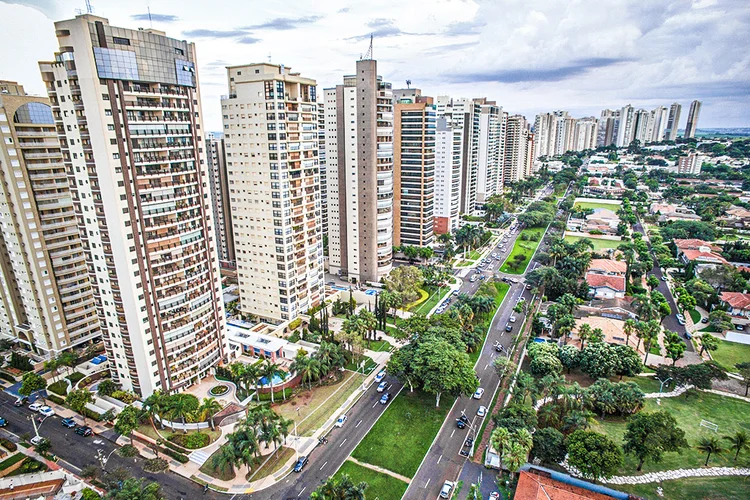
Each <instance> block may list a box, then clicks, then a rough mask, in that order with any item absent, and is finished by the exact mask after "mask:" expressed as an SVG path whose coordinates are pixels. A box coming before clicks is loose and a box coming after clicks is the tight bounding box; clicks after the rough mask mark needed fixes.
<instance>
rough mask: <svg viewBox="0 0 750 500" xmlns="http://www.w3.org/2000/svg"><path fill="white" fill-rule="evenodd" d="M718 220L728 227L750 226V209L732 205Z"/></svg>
mask: <svg viewBox="0 0 750 500" xmlns="http://www.w3.org/2000/svg"><path fill="white" fill-rule="evenodd" d="M717 220H718V221H719V222H720V223H721V224H722V225H724V226H727V227H735V228H747V227H750V210H747V209H746V208H742V207H732V208H730V209H729V210H727V211H726V212H724V215H723V216H721V217H719V218H718V219H717Z"/></svg>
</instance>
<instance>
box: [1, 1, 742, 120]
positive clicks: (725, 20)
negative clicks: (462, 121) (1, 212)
mask: <svg viewBox="0 0 750 500" xmlns="http://www.w3.org/2000/svg"><path fill="white" fill-rule="evenodd" d="M292 4H294V2H292ZM600 4H601V3H597V4H591V3H588V2H584V3H583V5H579V6H565V7H563V6H555V5H550V6H536V9H535V10H533V11H532V10H528V7H522V6H521V5H520V4H519V3H518V2H503V3H502V4H501V5H493V4H491V3H489V2H488V3H475V2H450V1H449V2H443V3H440V4H437V5H434V6H431V7H429V8H426V9H419V6H406V7H404V6H400V7H397V5H396V4H395V3H394V4H393V5H389V4H388V2H386V3H385V4H384V5H378V6H377V7H374V6H367V5H364V4H361V5H360V4H352V5H349V6H345V5H344V4H335V5H325V4H324V5H321V6H316V7H315V8H314V9H313V8H310V7H309V6H306V5H298V6H297V7H298V8H294V5H290V6H289V9H285V10H284V11H280V10H273V9H272V8H271V7H269V8H263V7H261V8H253V11H252V12H253V16H252V18H249V16H243V15H242V12H244V10H243V9H244V7H242V6H239V5H238V6H236V7H234V8H232V12H236V13H239V14H240V15H237V16H235V17H237V18H240V19H247V21H244V20H243V21H241V22H236V23H228V22H227V21H226V16H225V15H224V14H225V12H227V9H222V10H221V11H217V12H216V13H214V12H212V11H210V10H208V11H205V12H204V9H201V8H200V6H199V5H198V4H196V5H184V4H180V7H179V8H178V7H177V4H176V3H175V2H171V1H167V2H161V3H160V4H159V5H156V6H154V5H151V20H152V21H151V26H152V27H153V28H154V29H158V30H163V31H165V32H166V34H167V36H171V37H174V38H178V39H180V38H185V39H188V40H191V41H194V42H195V43H196V45H197V50H198V53H199V72H200V74H201V92H202V94H203V95H204V98H203V100H204V107H205V110H204V111H205V113H206V114H205V123H206V128H207V130H216V131H218V130H221V113H220V109H219V107H218V104H219V102H218V101H219V98H220V96H221V95H222V94H225V93H226V82H225V81H224V75H225V66H230V65H236V64H249V63H264V62H267V61H268V57H269V54H270V57H271V61H272V63H274V64H285V65H287V66H293V67H294V68H295V69H296V70H298V71H300V72H301V73H303V74H307V75H309V76H310V77H311V78H315V79H316V80H317V82H318V84H319V86H320V88H326V87H330V86H332V85H335V84H336V83H338V82H339V81H340V78H341V75H342V74H345V73H346V72H347V67H348V66H347V62H348V61H351V60H353V59H357V58H358V57H359V56H360V55H361V54H363V53H364V52H365V51H366V50H367V47H368V43H369V35H370V34H374V37H375V44H374V52H375V54H374V55H375V58H377V59H378V61H379V65H380V73H381V74H382V75H383V76H384V77H385V78H387V79H388V80H389V81H391V82H394V87H402V86H403V82H404V81H405V80H406V79H410V80H411V81H412V82H413V84H414V85H415V86H418V87H420V88H422V89H423V91H424V92H425V94H427V95H433V96H437V95H452V96H456V97H467V98H474V97H487V98H489V99H491V100H495V101H496V102H497V103H498V105H500V106H503V107H504V109H506V110H507V111H508V112H510V113H511V114H523V115H524V116H526V118H527V119H528V120H530V121H531V120H533V117H534V116H535V115H536V114H538V113H542V112H547V111H549V110H550V109H566V110H568V111H570V113H571V114H572V115H575V116H598V115H599V113H600V111H601V110H602V109H607V108H613V109H617V108H620V107H622V106H625V105H626V104H632V105H633V106H634V107H636V108H647V109H652V108H653V107H656V106H661V105H667V104H668V103H671V102H675V101H676V102H679V103H680V104H682V105H683V106H684V107H685V109H687V107H688V105H689V103H690V101H692V100H695V99H697V100H700V101H702V102H703V103H704V107H703V109H702V113H701V123H700V126H701V127H703V128H710V127H742V126H750V123H748V122H747V119H746V118H745V116H747V111H748V107H749V106H750V105H749V104H748V103H747V99H746V98H745V97H746V94H747V92H746V90H745V89H746V88H747V83H746V82H747V80H748V74H749V70H748V64H747V57H746V56H743V55H741V54H739V53H736V56H735V55H734V54H735V51H736V50H738V49H739V48H740V47H741V46H742V45H743V44H742V43H737V42H741V40H738V39H737V37H736V36H734V34H735V33H744V32H745V31H743V30H741V29H735V28H737V24H738V23H739V24H742V22H743V20H745V21H746V20H747V19H748V17H750V9H748V7H746V6H745V5H744V4H743V3H741V2H723V3H722V4H720V5H718V4H716V2H711V1H696V2H693V3H692V4H691V5H687V4H685V3H684V2H683V3H680V4H678V5H671V4H669V3H668V2H658V5H653V6H648V7H647V6H636V5H631V6H630V7H628V8H624V7H619V6H614V5H613V6H606V5H600ZM604 4H606V2H604ZM76 7H80V8H83V7H84V4H83V3H82V4H81V5H80V6H75V5H63V4H62V3H61V2H53V1H45V2H41V1H19V2H12V3H9V2H0V15H2V17H3V19H6V20H7V21H6V23H7V27H6V28H7V29H5V30H4V31H5V32H4V34H2V35H0V42H5V43H6V44H7V43H8V42H9V41H10V40H15V41H16V44H17V45H16V47H17V50H15V51H13V52H12V53H8V54H5V55H4V59H3V66H4V71H5V72H7V74H4V75H3V77H4V78H7V79H11V80H16V81H19V82H24V85H25V87H26V88H27V90H28V91H29V92H30V93H34V94H40V95H43V93H44V92H43V91H44V88H43V84H42V82H41V81H40V79H39V78H38V74H35V73H37V71H36V65H35V62H36V61H38V60H42V59H44V54H48V53H49V52H50V50H54V46H55V39H54V31H53V29H52V21H53V20H54V19H59V18H67V17H72V16H73V15H74V14H75V13H74V9H75V8H76ZM499 7H502V8H503V9H504V10H503V16H497V15H496V14H497V9H498V8H499ZM94 9H95V14H97V15H101V16H105V17H108V18H109V19H110V20H111V22H113V23H115V24H117V25H122V26H129V27H132V28H136V27H138V26H142V27H145V28H148V27H149V26H150V24H149V20H148V8H147V3H146V2H140V1H135V2H130V3H128V4H127V5H126V6H118V7H117V8H115V7H114V5H113V4H112V3H110V2H96V3H95V4H94ZM290 12H292V13H294V14H293V15H292V16H291V17H284V16H285V15H286V14H288V13H290ZM390 12H392V13H393V16H391V17H392V18H391V17H388V14H387V13H390ZM728 12H731V15H727V14H728ZM175 13H178V14H179V15H177V14H175ZM493 13H494V14H493ZM412 14H414V15H412ZM584 14H585V15H584ZM501 18H502V19H501ZM492 19H496V20H492ZM605 21H606V22H605ZM719 22H721V23H722V29H720V30H719V29H715V28H714V27H715V25H716V23H719ZM235 25H236V26H235ZM571 25H573V27H571ZM681 30H682V31H681ZM684 32H690V33H691V36H689V37H687V42H685V40H684V37H680V36H678V35H679V34H680V33H684ZM332 33H333V34H332ZM497 33H505V35H502V36H503V37H504V38H498V37H500V36H501V35H498V34H497ZM745 36H746V35H745ZM681 40H682V41H681ZM701 40H702V42H703V43H701ZM302 42H304V43H303V45H302V46H305V47H309V50H305V51H302V50H300V49H299V47H300V46H301V45H300V44H301V43H302ZM509 44H512V45H513V50H508V51H506V50H503V47H504V46H506V45H509ZM489 47H493V48H492V49H489ZM686 47H687V48H686ZM718 54H721V56H720V57H719V56H718ZM623 82H625V83H623ZM683 120H684V117H683ZM684 127H685V124H684V123H681V124H680V128H681V129H683V128H684Z"/></svg>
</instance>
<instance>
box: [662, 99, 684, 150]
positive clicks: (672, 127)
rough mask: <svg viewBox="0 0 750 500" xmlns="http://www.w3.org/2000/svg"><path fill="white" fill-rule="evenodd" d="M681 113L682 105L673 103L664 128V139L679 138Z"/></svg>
mask: <svg viewBox="0 0 750 500" xmlns="http://www.w3.org/2000/svg"><path fill="white" fill-rule="evenodd" d="M680 113H682V105H681V104H678V103H676V102H675V103H673V104H672V105H671V106H670V107H669V117H668V118H667V126H666V128H665V129H664V140H665V141H673V142H674V141H675V140H676V139H677V127H679V126H680Z"/></svg>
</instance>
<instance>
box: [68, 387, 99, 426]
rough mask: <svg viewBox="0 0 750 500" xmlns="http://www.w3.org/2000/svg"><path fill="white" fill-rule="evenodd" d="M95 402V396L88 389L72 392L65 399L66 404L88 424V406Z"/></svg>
mask: <svg viewBox="0 0 750 500" xmlns="http://www.w3.org/2000/svg"><path fill="white" fill-rule="evenodd" d="M92 401H94V395H93V394H91V392H89V391H88V389H77V390H75V391H71V392H69V393H68V395H67V396H66V397H65V402H66V403H67V405H68V406H70V408H71V409H72V410H73V411H74V412H76V413H80V414H81V415H82V416H83V423H84V424H85V423H86V405H87V404H89V403H91V402H92Z"/></svg>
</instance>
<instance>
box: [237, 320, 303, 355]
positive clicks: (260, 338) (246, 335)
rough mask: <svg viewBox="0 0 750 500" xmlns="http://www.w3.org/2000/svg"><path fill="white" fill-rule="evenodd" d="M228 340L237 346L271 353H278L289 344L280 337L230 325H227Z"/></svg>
mask: <svg viewBox="0 0 750 500" xmlns="http://www.w3.org/2000/svg"><path fill="white" fill-rule="evenodd" d="M227 340H229V341H230V342H235V343H237V344H242V345H246V346H252V347H257V348H258V349H263V350H264V351H269V352H277V351H278V350H279V349H282V348H283V347H285V346H286V345H287V344H288V343H289V342H287V341H286V340H284V339H280V338H278V337H271V336H270V335H263V334H262V333H257V332H253V331H251V330H247V329H245V328H240V327H238V326H235V325H230V324H227Z"/></svg>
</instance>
